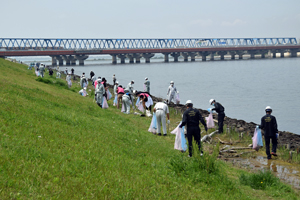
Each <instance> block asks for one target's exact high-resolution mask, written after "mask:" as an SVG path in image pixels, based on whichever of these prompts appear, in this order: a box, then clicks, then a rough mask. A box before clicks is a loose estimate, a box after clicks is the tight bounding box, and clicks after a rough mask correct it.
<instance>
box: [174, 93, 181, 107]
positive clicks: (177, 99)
mask: <svg viewBox="0 0 300 200" xmlns="http://www.w3.org/2000/svg"><path fill="white" fill-rule="evenodd" d="M175 100H176V104H179V103H180V98H179V92H178V93H177V95H176V98H175Z"/></svg>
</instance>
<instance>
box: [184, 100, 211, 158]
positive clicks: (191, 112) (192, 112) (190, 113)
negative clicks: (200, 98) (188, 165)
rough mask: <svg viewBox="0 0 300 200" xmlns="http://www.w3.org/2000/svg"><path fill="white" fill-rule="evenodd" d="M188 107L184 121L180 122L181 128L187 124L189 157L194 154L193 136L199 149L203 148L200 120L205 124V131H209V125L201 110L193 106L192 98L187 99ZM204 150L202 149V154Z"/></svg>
mask: <svg viewBox="0 0 300 200" xmlns="http://www.w3.org/2000/svg"><path fill="white" fill-rule="evenodd" d="M186 107H187V110H186V111H185V112H184V113H183V117H182V123H181V124H180V126H179V127H180V128H182V127H183V126H185V125H187V139H188V143H189V157H192V154H193V152H192V151H193V143H192V141H193V137H194V140H195V141H196V143H197V145H198V148H199V151H200V149H201V143H200V139H201V134H200V131H201V130H200V127H199V121H200V122H201V123H202V124H203V125H204V128H205V131H207V126H206V123H205V121H204V119H203V118H202V116H201V114H200V112H199V110H197V109H195V108H193V103H192V101H191V100H187V101H186ZM202 154H203V152H202V151H201V155H202Z"/></svg>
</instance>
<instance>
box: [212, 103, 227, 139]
mask: <svg viewBox="0 0 300 200" xmlns="http://www.w3.org/2000/svg"><path fill="white" fill-rule="evenodd" d="M209 103H210V105H212V106H215V108H213V109H211V110H212V111H216V112H217V113H218V126H219V134H221V133H223V123H224V118H225V112H224V111H225V108H224V107H223V106H222V104H220V103H218V102H216V101H215V100H214V99H211V100H209Z"/></svg>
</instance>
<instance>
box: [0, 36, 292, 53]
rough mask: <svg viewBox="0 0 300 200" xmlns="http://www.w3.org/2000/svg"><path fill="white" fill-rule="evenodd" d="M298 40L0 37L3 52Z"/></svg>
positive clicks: (268, 43)
mask: <svg viewBox="0 0 300 200" xmlns="http://www.w3.org/2000/svg"><path fill="white" fill-rule="evenodd" d="M296 44H297V40H296V38H185V39H180V38H177V39H41V38H0V51H1V50H26V49H27V50H51V49H54V50H76V49H84V50H89V49H91V50H92V49H159V48H201V47H241V46H275V45H296Z"/></svg>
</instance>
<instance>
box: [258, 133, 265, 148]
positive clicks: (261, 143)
mask: <svg viewBox="0 0 300 200" xmlns="http://www.w3.org/2000/svg"><path fill="white" fill-rule="evenodd" d="M257 145H259V146H261V147H262V146H264V144H263V141H262V136H261V129H258V130H257Z"/></svg>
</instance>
